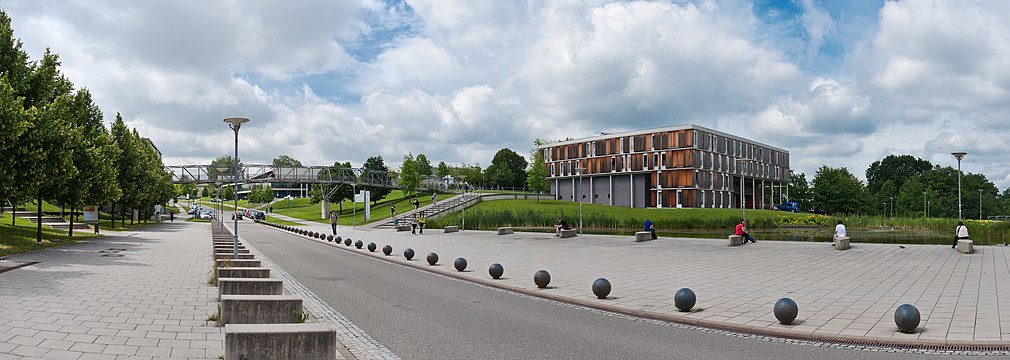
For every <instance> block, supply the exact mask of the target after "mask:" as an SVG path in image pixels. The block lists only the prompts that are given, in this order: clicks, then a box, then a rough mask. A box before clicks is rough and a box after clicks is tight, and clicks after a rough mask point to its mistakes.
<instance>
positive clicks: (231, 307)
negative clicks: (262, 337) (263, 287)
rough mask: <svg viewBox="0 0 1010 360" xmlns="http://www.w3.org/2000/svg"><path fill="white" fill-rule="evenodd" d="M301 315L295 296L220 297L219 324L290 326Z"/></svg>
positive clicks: (298, 299) (297, 299)
mask: <svg viewBox="0 0 1010 360" xmlns="http://www.w3.org/2000/svg"><path fill="white" fill-rule="evenodd" d="M301 315H302V298H301V297H299V296H297V295H221V324H290V323H294V322H296V320H298V319H297V318H298V317H300V316H301Z"/></svg>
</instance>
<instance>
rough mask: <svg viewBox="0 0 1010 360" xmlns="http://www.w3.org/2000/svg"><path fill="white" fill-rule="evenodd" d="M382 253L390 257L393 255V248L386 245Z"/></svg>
mask: <svg viewBox="0 0 1010 360" xmlns="http://www.w3.org/2000/svg"><path fill="white" fill-rule="evenodd" d="M382 253H383V254H384V255H386V256H389V254H392V253H393V247H392V246H389V244H386V246H383V247H382Z"/></svg>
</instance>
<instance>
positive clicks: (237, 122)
mask: <svg viewBox="0 0 1010 360" xmlns="http://www.w3.org/2000/svg"><path fill="white" fill-rule="evenodd" d="M224 122H226V123H228V127H230V128H231V129H232V130H235V131H238V129H239V128H240V127H242V124H245V123H247V122H249V119H246V118H240V117H234V118H227V119H224Z"/></svg>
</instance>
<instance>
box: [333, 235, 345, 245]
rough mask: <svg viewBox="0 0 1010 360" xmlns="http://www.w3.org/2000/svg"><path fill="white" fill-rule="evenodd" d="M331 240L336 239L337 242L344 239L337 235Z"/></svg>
mask: <svg viewBox="0 0 1010 360" xmlns="http://www.w3.org/2000/svg"><path fill="white" fill-rule="evenodd" d="M333 240H336V241H337V244H339V243H342V242H344V239H342V238H341V237H339V236H337V237H335V238H333Z"/></svg>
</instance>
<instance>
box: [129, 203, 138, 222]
mask: <svg viewBox="0 0 1010 360" xmlns="http://www.w3.org/2000/svg"><path fill="white" fill-rule="evenodd" d="M134 211H137V208H135V207H131V208H130V225H133V212H134Z"/></svg>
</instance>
